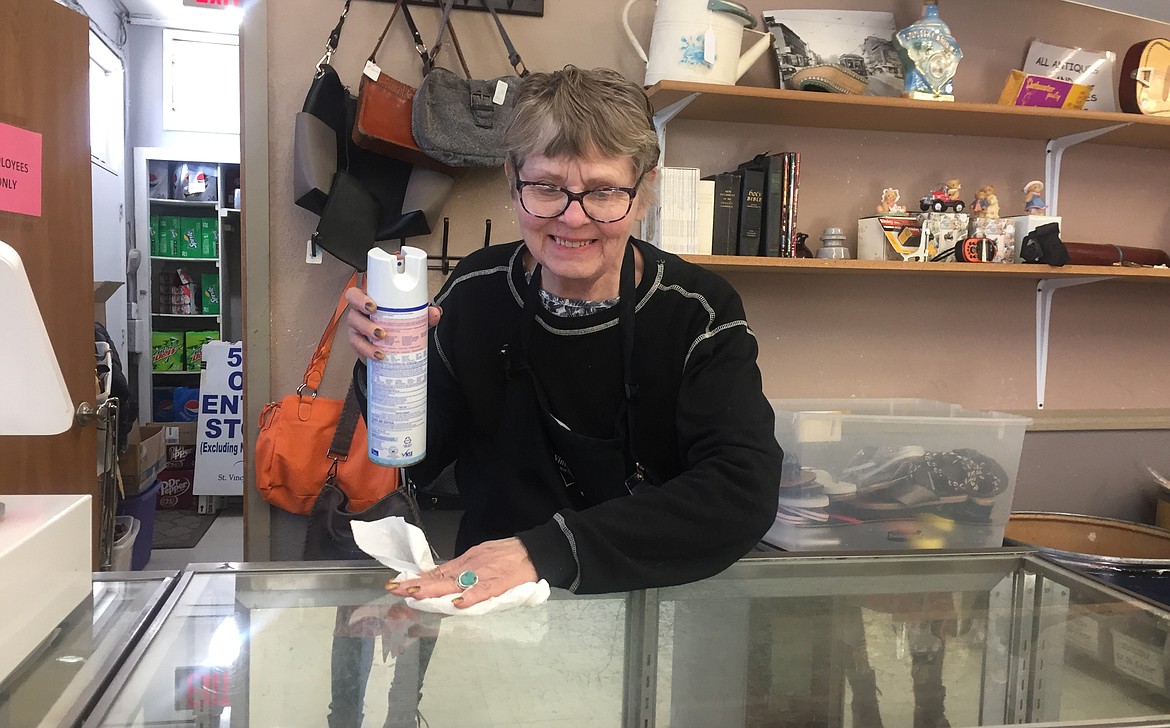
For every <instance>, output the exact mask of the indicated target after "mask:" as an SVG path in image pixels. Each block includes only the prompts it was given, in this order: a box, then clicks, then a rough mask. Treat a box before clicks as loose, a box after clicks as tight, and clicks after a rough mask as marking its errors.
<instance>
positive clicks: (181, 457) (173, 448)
mask: <svg viewBox="0 0 1170 728" xmlns="http://www.w3.org/2000/svg"><path fill="white" fill-rule="evenodd" d="M198 434H199V425H198V423H197V422H176V423H174V424H170V425H167V426H166V427H165V428H164V429H163V439H164V440H165V441H166V444H167V464H166V469H167V470H185V469H188V468H191V469H193V468H194V467H195V443H196V440H197V436H198Z"/></svg>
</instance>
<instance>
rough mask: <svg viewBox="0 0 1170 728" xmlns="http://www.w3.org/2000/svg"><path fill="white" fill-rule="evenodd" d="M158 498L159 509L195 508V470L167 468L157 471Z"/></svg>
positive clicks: (156, 504)
mask: <svg viewBox="0 0 1170 728" xmlns="http://www.w3.org/2000/svg"><path fill="white" fill-rule="evenodd" d="M158 480H159V489H158V500H157V502H156V503H155V508H157V509H158V510H160V511H175V510H185V511H189V510H194V509H195V470H194V469H193V468H184V469H175V468H167V469H166V470H163V471H162V472H161V473H159V476H158Z"/></svg>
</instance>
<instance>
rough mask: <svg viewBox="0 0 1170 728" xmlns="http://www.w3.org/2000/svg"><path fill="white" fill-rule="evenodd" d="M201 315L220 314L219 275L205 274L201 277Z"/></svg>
mask: <svg viewBox="0 0 1170 728" xmlns="http://www.w3.org/2000/svg"><path fill="white" fill-rule="evenodd" d="M199 281H200V286H199V292H200V304H199V312H200V313H219V274H218V273H203V274H201V275H200V276H199Z"/></svg>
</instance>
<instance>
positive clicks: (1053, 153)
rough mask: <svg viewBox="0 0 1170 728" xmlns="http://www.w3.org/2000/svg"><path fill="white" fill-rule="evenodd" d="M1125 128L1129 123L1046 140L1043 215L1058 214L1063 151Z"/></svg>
mask: <svg viewBox="0 0 1170 728" xmlns="http://www.w3.org/2000/svg"><path fill="white" fill-rule="evenodd" d="M1126 126H1129V122H1126V123H1124V124H1114V125H1113V126H1107V127H1105V128H1103V129H1094V130H1092V131H1083V132H1080V133H1079V134H1069V135H1068V136H1062V137H1057V138H1055V139H1049V140H1048V146H1046V147H1045V148H1044V199H1045V201H1046V202H1047V203H1048V210H1047V212H1046V213H1045V214H1047V215H1053V216H1055V215H1059V214H1060V212H1058V211H1057V204H1058V202H1059V198H1060V159H1061V157H1063V156H1064V150H1066V149H1068V148H1069V147H1073V146H1076V145H1077V144H1081V143H1082V142H1087V141H1090V140H1092V139H1096V138H1097V137H1099V136H1101V135H1102V134H1108V133H1109V132H1111V131H1116V130H1117V129H1120V128H1122V127H1126Z"/></svg>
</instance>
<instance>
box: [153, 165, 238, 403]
mask: <svg viewBox="0 0 1170 728" xmlns="http://www.w3.org/2000/svg"><path fill="white" fill-rule="evenodd" d="M239 188H240V164H239V159H238V157H237V158H234V159H208V158H207V157H205V156H200V152H199V151H198V150H184V149H171V148H137V149H135V150H134V202H135V236H134V237H135V247H136V248H137V250H138V259H139V261H140V262H139V267H138V271H137V278H136V281H137V300H138V305H137V311H136V314H137V316H136V320H132V321H131V326H132V328H133V330H134V332H135V335H134V343H133V346H132V351H133V352H135V353H137V354H138V357H137V359H138V366H137V370H136V371H137V374H138V397H139V403H140V404H139V420H140V421H141V422H144V423H145V422H182V421H194V419H195V416H196V413H197V411H198V387H199V368H200V363H201V361H202V357H201V349H200V347H201V345H202V342H203V341H206V340H208V339H222V340H228V341H234V340H239V339H240V338H241V331H242V324H241V310H240V295H239V290H240V279H239V272H240V263H239V261H240V233H239V231H240V214H241V211H240V209H239V208H238V207H237V205H238V204H239V203H238V192H237V191H238V190H239Z"/></svg>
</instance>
